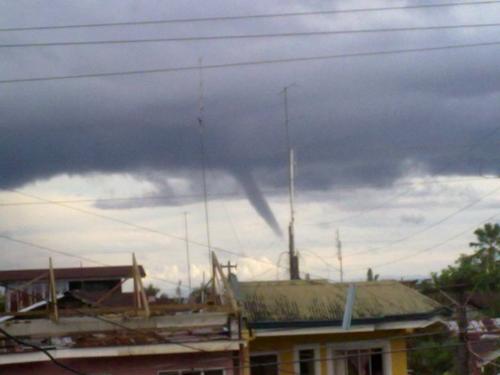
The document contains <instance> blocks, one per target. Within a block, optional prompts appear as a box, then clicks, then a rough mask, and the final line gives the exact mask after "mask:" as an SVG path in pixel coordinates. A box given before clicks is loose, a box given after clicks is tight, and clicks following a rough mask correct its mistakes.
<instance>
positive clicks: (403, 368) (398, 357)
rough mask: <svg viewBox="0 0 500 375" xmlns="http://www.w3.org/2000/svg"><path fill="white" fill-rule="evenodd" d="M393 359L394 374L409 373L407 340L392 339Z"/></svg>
mask: <svg viewBox="0 0 500 375" xmlns="http://www.w3.org/2000/svg"><path fill="white" fill-rule="evenodd" d="M391 351H392V353H391V361H392V373H393V375H406V374H407V373H408V368H407V366H408V362H407V361H408V359H407V356H406V340H404V339H397V340H391Z"/></svg>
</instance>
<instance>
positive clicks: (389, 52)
mask: <svg viewBox="0 0 500 375" xmlns="http://www.w3.org/2000/svg"><path fill="white" fill-rule="evenodd" d="M498 45H500V41H494V42H479V43H466V44H449V45H444V46H436V47H420V48H409V49H394V50H386V51H369V52H354V53H344V54H332V55H321V56H305V57H290V58H281V59H267V60H254V61H241V62H234V63H221V64H211V65H204V66H203V69H204V70H207V69H210V70H214V69H225V68H236V67H246V66H258V65H273V64H285V63H294V62H310V61H322V60H334V59H344V58H351V57H370V56H384V55H401V54H407V53H417V52H432V51H444V50H453V49H465V48H475V47H491V46H498ZM194 70H199V65H188V66H179V67H172V68H157V69H141V70H128V71H121V72H107V73H84V74H74V75H60V76H45V77H30V78H13V79H3V80H0V84H2V83H3V84H7V83H21V82H41V81H58V80H67V79H81V78H100V77H116V76H132V75H142V74H157V73H174V72H188V71H194Z"/></svg>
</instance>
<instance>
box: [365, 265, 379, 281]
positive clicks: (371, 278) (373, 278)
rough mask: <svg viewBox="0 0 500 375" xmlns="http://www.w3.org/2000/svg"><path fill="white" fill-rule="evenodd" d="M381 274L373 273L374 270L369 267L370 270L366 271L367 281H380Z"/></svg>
mask: <svg viewBox="0 0 500 375" xmlns="http://www.w3.org/2000/svg"><path fill="white" fill-rule="evenodd" d="M379 276H380V275H378V274H377V275H373V270H372V269H371V268H368V271H367V272H366V281H378V278H379Z"/></svg>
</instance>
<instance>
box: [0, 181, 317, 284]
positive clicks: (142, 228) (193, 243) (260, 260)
mask: <svg viewBox="0 0 500 375" xmlns="http://www.w3.org/2000/svg"><path fill="white" fill-rule="evenodd" d="M3 190H4V191H9V192H12V193H17V194H19V195H24V196H26V197H30V198H33V199H38V200H41V201H45V202H47V203H51V204H53V205H56V206H59V207H63V208H66V209H69V210H73V211H75V212H80V213H83V214H86V215H90V216H95V217H98V218H100V219H104V220H108V221H111V222H115V223H118V224H122V225H126V226H129V227H132V228H135V229H138V230H141V231H144V232H149V233H154V234H157V235H160V236H164V237H168V238H172V239H176V240H179V241H182V242H186V241H187V240H186V238H185V237H183V236H177V235H174V234H170V233H166V232H163V231H161V230H157V229H154V228H150V227H146V226H143V225H139V224H135V223H132V222H129V221H126V220H122V219H118V218H115V217H112V216H107V215H103V214H98V213H96V212H92V211H88V210H85V209H82V208H78V207H73V206H69V205H66V204H62V203H57V202H55V201H51V200H49V199H45V198H42V197H39V196H36V195H33V194H28V193H24V192H21V191H17V190H12V189H3ZM0 238H6V239H11V238H8V236H5V235H1V234H0ZM17 241H18V242H21V241H20V240H17ZM188 242H189V244H192V245H196V246H199V247H203V248H207V247H208V245H207V244H205V243H203V242H199V241H193V240H189V241H188ZM24 243H25V244H27V245H31V244H30V243H28V242H24ZM35 245H36V244H35ZM35 247H39V248H44V250H48V249H49V248H48V247H43V246H35ZM211 249H212V250H214V251H216V252H221V253H226V254H229V255H234V256H236V257H238V258H247V259H251V260H254V261H256V262H258V263H262V264H266V265H268V266H273V267H275V265H274V264H273V263H272V262H266V261H264V260H262V259H259V258H255V257H251V256H248V255H246V254H239V253H237V252H235V251H232V250H228V249H224V248H221V247H218V246H211ZM48 251H49V250H48ZM61 253H63V252H61ZM76 257H77V256H76ZM281 268H283V269H285V270H288V268H287V267H284V266H283V267H281ZM314 276H317V275H314ZM169 282H170V283H172V282H171V281H169ZM175 284H176V285H177V283H175Z"/></svg>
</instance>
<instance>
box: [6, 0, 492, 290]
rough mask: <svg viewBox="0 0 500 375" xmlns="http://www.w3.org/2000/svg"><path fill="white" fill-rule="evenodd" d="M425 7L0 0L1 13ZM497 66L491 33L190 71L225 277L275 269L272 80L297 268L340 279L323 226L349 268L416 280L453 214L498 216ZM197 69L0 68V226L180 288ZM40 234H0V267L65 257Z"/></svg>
mask: <svg viewBox="0 0 500 375" xmlns="http://www.w3.org/2000/svg"><path fill="white" fill-rule="evenodd" d="M433 3H436V2H435V1H434V2H431V1H425V2H424V1H402V0H398V1H377V2H374V1H349V2H338V1H337V2H332V1H319V0H318V1H312V2H308V6H305V5H304V4H303V2H294V1H252V2H245V3H242V2H237V3H236V2H230V1H211V2H209V3H207V2H199V1H198V2H197V1H169V2H164V1H147V2H136V1H123V0H120V1H108V2H106V3H102V2H97V1H84V2H77V3H75V2H67V1H54V2H51V4H50V7H48V6H47V4H46V3H44V2H33V1H16V2H11V1H5V0H0V6H1V11H0V25H1V26H0V28H14V27H30V26H54V25H72V24H92V23H109V22H129V21H143V20H160V19H183V18H197V17H212V16H233V15H252V14H269V13H290V12H308V11H318V10H332V9H339V10H340V9H354V8H366V7H390V6H405V5H415V4H418V5H421V4H433ZM440 3H442V2H440ZM499 11H500V3H499V4H489V5H468V6H455V7H443V8H425V9H406V10H390V11H389V10H385V11H377V12H352V13H337V14H328V15H314V16H295V17H279V18H257V19H255V18H250V19H239V20H231V21H210V22H181V23H168V24H154V25H136V26H116V27H96V28H72V29H56V30H29V31H2V32H0V44H23V43H36V42H39V43H42V42H68V41H89V40H122V39H146V38H176V37H190V36H219V35H243V34H269V33H290V32H312V31H327V30H359V29H387V28H405V27H425V26H437V25H467V24H469V25H470V24H491V23H499V22H500V18H499V16H498V14H500V12H499ZM499 28H500V27H495V26H490V27H476V28H458V29H451V30H427V31H399V32H384V33H382V32H379V33H358V34H348V35H345V34H339V35H324V36H301V37H286V38H270V37H266V38H255V39H236V40H204V41H183V42H156V43H136V44H113V45H87V46H52V47H18V48H0V80H11V79H23V78H35V77H51V76H72V75H82V74H83V75H85V74H93V73H109V72H121V71H138V70H151V69H165V68H177V67H186V66H196V65H197V64H199V59H200V58H201V59H202V65H204V66H207V67H209V66H212V65H219V64H232V63H240V62H243V63H244V62H252V61H254V62H255V61H264V60H273V59H288V58H291V59H293V58H301V57H313V56H323V55H342V54H352V53H358V52H362V53H365V52H377V51H390V50H392V51H393V50H405V49H420V48H428V47H440V46H450V45H464V44H467V45H469V44H476V43H491V42H500V39H499V38H498V35H499V34H498V30H499ZM498 61H500V46H495V45H490V46H478V47H472V48H461V49H447V50H439V51H427V52H413V53H400V54H387V55H382V56H381V55H376V56H363V57H350V58H336V59H324V60H312V61H303V62H290V63H279V64H261V65H249V66H235V67H227V68H204V69H203V72H202V73H203V88H204V89H203V92H204V95H203V107H204V111H203V122H204V126H205V144H206V163H207V166H208V169H207V186H208V193H209V197H210V201H209V216H210V233H211V237H212V244H213V246H215V247H217V248H221V249H224V250H227V251H219V252H218V255H219V258H220V259H221V261H227V260H231V261H233V262H236V263H238V267H239V268H238V275H239V276H240V277H241V278H243V279H251V278H266V279H273V278H276V277H280V278H283V277H286V269H284V268H281V269H277V268H276V266H275V265H276V264H277V262H278V260H280V261H281V263H280V264H281V266H283V267H286V263H287V262H286V258H285V257H284V256H282V257H281V258H280V254H282V252H283V251H285V250H286V247H287V244H286V235H284V236H283V235H281V236H280V235H279V232H283V233H286V228H287V225H288V220H289V208H288V197H287V153H286V138H285V128H284V125H283V96H282V95H281V94H280V91H282V90H283V87H285V86H288V85H291V84H293V86H292V87H291V88H290V89H289V95H288V99H289V100H288V101H289V114H290V139H291V144H292V145H293V147H294V149H295V150H296V154H297V177H296V187H297V191H296V195H297V206H296V214H297V229H296V231H297V235H296V242H297V248H298V250H299V252H300V254H301V255H300V256H301V271H303V272H304V273H306V272H309V273H310V274H311V275H312V276H313V277H328V278H330V279H332V280H338V277H339V274H338V271H337V267H338V261H337V259H336V256H335V255H336V252H335V248H334V246H335V232H336V230H337V229H339V230H340V235H341V239H342V241H343V253H344V268H345V275H346V278H347V279H361V278H363V277H364V275H365V273H366V268H367V267H368V266H373V267H374V268H375V272H376V273H380V274H381V275H382V277H391V278H400V277H406V278H409V277H417V276H418V277H422V276H427V275H428V274H429V272H430V271H437V270H439V269H441V268H443V267H445V266H446V265H447V264H450V263H451V262H453V261H454V260H455V259H456V258H457V256H458V255H459V254H460V253H463V252H467V251H469V250H468V242H469V241H470V240H471V239H472V236H471V233H472V231H473V229H474V228H475V227H477V226H479V225H481V224H482V223H483V222H484V221H485V220H490V221H496V220H497V217H495V216H494V215H496V214H497V213H498V214H499V215H500V190H499V192H498V193H497V189H500V181H498V180H497V178H496V176H497V175H498V171H499V169H500V167H499V165H500V164H499V159H500V152H499V151H498V150H499V147H498V144H499V141H500V121H499V120H500V105H499V103H500V94H499V90H500V65H499V64H498ZM199 84H200V74H199V72H198V71H196V70H189V71H179V72H170V73H156V74H138V75H131V76H111V77H98V78H79V79H66V80H47V81H38V82H17V83H3V84H1V88H0V113H1V117H0V127H1V136H0V188H2V189H3V190H2V192H0V204H1V205H2V206H0V220H1V226H0V234H1V235H3V236H8V237H9V238H11V239H16V240H21V241H27V242H29V243H32V244H36V245H38V246H40V247H48V248H50V249H52V250H59V251H63V252H66V253H70V254H76V255H78V256H82V257H85V258H87V259H92V260H96V261H98V262H103V263H106V264H122V263H129V262H130V258H131V255H130V254H131V253H132V252H135V253H136V255H137V257H138V259H139V261H140V262H141V263H142V264H144V265H145V267H146V270H147V272H148V274H149V275H150V276H153V277H156V278H162V279H167V280H169V281H171V282H173V283H175V282H176V281H177V280H182V282H183V284H184V285H185V284H186V283H187V278H186V261H185V243H184V242H183V241H182V237H183V236H184V212H188V222H189V236H190V238H191V240H192V241H193V243H192V244H191V248H190V250H191V255H192V260H193V276H194V279H195V282H196V283H198V282H199V281H200V280H201V278H202V275H203V271H204V270H206V269H207V258H208V257H207V249H206V247H205V246H204V245H206V243H207V240H206V231H205V217H204V211H203V201H202V191H203V190H202V174H201V165H202V156H201V155H202V153H201V148H200V137H199V127H198V116H199V109H198V97H199ZM497 130H498V131H497ZM20 192H21V193H24V194H29V195H31V197H29V196H27V195H22V194H20ZM38 198H41V199H42V200H43V199H46V200H56V201H64V202H67V203H64V205H66V206H64V207H63V206H61V205H55V204H40V203H43V202H42V201H40V200H39V199H38ZM117 198H134V199H117ZM74 200H75V202H73V201H74ZM30 202H31V203H37V204H24V203H30ZM13 203H15V205H12V204H13ZM19 203H22V204H19ZM75 208H76V210H75ZM82 210H83V211H85V212H82ZM89 212H90V213H91V214H92V213H93V214H97V215H101V216H100V217H97V216H92V215H91V214H89ZM103 216H106V217H111V218H114V219H116V220H115V221H112V220H109V219H107V218H104V217H103ZM499 217H500V216H499ZM118 221H121V222H118ZM124 222H126V223H129V225H127V224H126V223H124ZM130 224H133V225H130ZM134 225H135V226H134ZM139 226H140V227H141V228H139ZM145 228H146V229H150V231H149V232H148V231H146V230H144V229H145ZM154 231H156V233H154ZM159 232H161V233H159ZM40 247H39V248H36V247H33V246H29V245H28V244H26V243H25V244H20V243H15V242H12V241H10V240H8V239H6V238H3V239H0V250H1V255H0V256H1V258H0V262H1V268H2V269H10V268H27V267H44V266H46V264H47V263H48V260H47V258H48V256H50V255H51V254H52V256H53V257H54V261H55V263H56V265H59V266H75V265H79V264H80V260H78V259H76V258H71V257H68V256H64V255H62V254H56V253H54V252H52V253H50V252H49V251H47V250H43V249H41V248H40ZM82 264H84V265H92V264H91V263H90V262H89V261H82ZM153 282H155V283H157V284H159V285H160V283H162V282H161V281H160V280H158V279H156V280H153ZM160 286H161V287H162V288H164V289H169V288H171V285H170V284H168V283H166V282H164V283H163V284H162V285H160Z"/></svg>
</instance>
